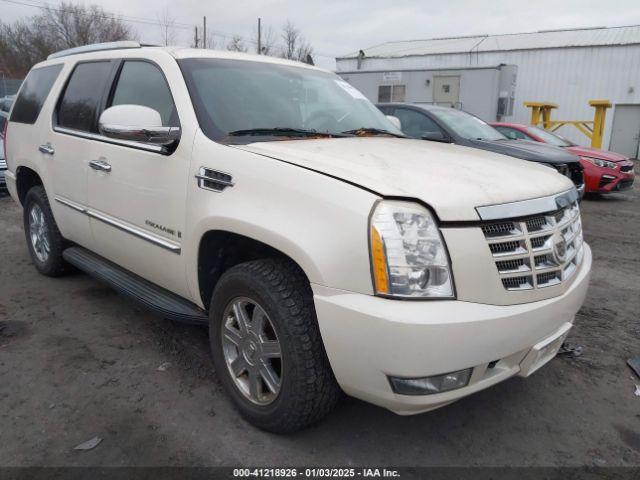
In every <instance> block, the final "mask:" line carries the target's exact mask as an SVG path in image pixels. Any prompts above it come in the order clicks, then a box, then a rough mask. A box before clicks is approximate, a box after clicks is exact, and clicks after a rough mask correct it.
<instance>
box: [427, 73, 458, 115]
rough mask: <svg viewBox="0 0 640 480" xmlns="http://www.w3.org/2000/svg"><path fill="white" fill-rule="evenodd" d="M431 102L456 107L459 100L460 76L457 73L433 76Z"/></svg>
mask: <svg viewBox="0 0 640 480" xmlns="http://www.w3.org/2000/svg"><path fill="white" fill-rule="evenodd" d="M433 102H434V103H435V104H436V105H443V106H447V107H458V106H459V102H460V77H459V76H457V75H441V76H436V77H433Z"/></svg>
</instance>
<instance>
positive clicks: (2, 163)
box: [0, 158, 7, 170]
mask: <svg viewBox="0 0 640 480" xmlns="http://www.w3.org/2000/svg"><path fill="white" fill-rule="evenodd" d="M6 168H7V162H6V160H5V159H4V158H0V170H5V169H6Z"/></svg>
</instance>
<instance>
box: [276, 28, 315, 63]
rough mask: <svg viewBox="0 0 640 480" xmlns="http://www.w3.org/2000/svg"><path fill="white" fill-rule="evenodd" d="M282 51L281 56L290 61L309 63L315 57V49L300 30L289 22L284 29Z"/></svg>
mask: <svg viewBox="0 0 640 480" xmlns="http://www.w3.org/2000/svg"><path fill="white" fill-rule="evenodd" d="M281 38H282V50H281V53H280V56H281V57H282V58H287V59H289V60H298V61H299V62H307V63H308V62H309V60H310V59H311V57H312V56H313V47H312V46H311V44H309V43H308V42H307V41H306V39H305V38H304V36H303V35H302V34H301V33H300V30H298V28H297V27H296V26H295V25H294V24H293V23H291V22H290V21H288V20H287V23H285V24H284V25H283V27H282V34H281Z"/></svg>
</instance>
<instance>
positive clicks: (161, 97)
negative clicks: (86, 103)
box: [110, 61, 179, 127]
mask: <svg viewBox="0 0 640 480" xmlns="http://www.w3.org/2000/svg"><path fill="white" fill-rule="evenodd" d="M115 105H142V106H145V107H149V108H153V109H154V110H155V111H157V112H158V113H159V114H160V118H161V119H162V125H163V126H165V127H175V126H178V124H179V122H178V115H177V112H176V107H175V104H174V103H173V98H172V97H171V92H170V91H169V86H168V85H167V82H166V81H165V79H164V76H163V75H162V72H161V71H160V70H159V69H158V67H156V66H155V65H153V64H151V63H149V62H142V61H128V62H125V63H124V65H123V66H122V70H121V71H120V76H119V78H118V83H117V85H116V89H115V91H114V93H113V99H112V100H111V105H110V106H115Z"/></svg>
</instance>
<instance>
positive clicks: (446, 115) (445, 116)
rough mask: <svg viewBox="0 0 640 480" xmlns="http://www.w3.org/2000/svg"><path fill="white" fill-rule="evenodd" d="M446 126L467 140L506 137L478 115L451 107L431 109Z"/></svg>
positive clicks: (501, 138) (504, 138)
mask: <svg viewBox="0 0 640 480" xmlns="http://www.w3.org/2000/svg"><path fill="white" fill-rule="evenodd" d="M431 113H433V114H434V115H435V116H436V117H438V119H439V120H440V121H441V122H442V123H444V124H445V125H446V126H447V127H449V128H450V129H451V130H453V131H454V132H455V133H456V134H457V135H459V136H461V137H462V138H466V139H467V140H506V139H507V137H505V136H504V135H502V134H501V133H500V132H499V131H497V130H496V129H495V128H493V127H492V126H491V125H489V124H488V123H485V122H483V121H482V120H480V119H479V118H478V117H475V116H473V115H470V114H468V113H466V112H463V111H460V110H455V109H453V108H451V109H447V108H442V109H440V108H437V109H433V110H432V111H431Z"/></svg>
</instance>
